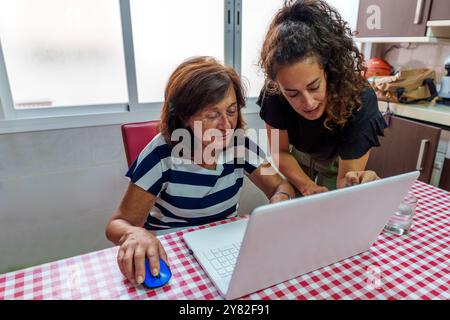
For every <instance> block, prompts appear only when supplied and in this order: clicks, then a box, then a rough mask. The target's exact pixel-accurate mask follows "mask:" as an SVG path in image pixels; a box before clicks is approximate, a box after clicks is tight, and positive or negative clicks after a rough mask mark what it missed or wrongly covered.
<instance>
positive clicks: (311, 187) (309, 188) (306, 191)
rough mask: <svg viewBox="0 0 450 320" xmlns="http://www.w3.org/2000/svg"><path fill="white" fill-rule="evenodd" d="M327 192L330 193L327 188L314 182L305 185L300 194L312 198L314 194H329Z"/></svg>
mask: <svg viewBox="0 0 450 320" xmlns="http://www.w3.org/2000/svg"><path fill="white" fill-rule="evenodd" d="M327 191H328V188H327V187H323V186H319V185H317V184H315V183H314V182H313V183H310V184H307V185H304V186H303V187H302V188H300V192H301V193H302V195H303V196H310V195H313V194H317V193H322V192H327Z"/></svg>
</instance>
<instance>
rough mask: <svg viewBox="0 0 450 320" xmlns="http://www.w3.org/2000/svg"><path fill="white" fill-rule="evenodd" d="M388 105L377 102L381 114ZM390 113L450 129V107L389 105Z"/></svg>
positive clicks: (436, 105) (438, 105)
mask: <svg viewBox="0 0 450 320" xmlns="http://www.w3.org/2000/svg"><path fill="white" fill-rule="evenodd" d="M387 105H388V103H387V102H385V101H378V107H379V109H380V111H381V112H385V111H386V110H387ZM390 106H391V111H392V112H393V113H394V114H395V115H398V116H401V117H405V118H409V119H414V120H420V121H426V122H430V123H435V124H438V125H441V126H446V127H450V106H445V105H440V104H434V103H432V104H401V103H392V102H391V103H390Z"/></svg>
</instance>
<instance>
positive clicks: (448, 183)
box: [439, 159, 450, 191]
mask: <svg viewBox="0 0 450 320" xmlns="http://www.w3.org/2000/svg"><path fill="white" fill-rule="evenodd" d="M439 188H441V189H444V190H447V191H450V159H445V161H444V167H443V168H442V174H441V180H440V182H439Z"/></svg>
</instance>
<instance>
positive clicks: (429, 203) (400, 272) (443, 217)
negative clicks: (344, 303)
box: [0, 182, 450, 300]
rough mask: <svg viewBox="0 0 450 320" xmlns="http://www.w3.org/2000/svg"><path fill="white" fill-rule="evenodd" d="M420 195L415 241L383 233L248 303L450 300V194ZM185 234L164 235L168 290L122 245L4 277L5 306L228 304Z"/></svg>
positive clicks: (423, 190)
mask: <svg viewBox="0 0 450 320" xmlns="http://www.w3.org/2000/svg"><path fill="white" fill-rule="evenodd" d="M412 190H413V192H414V194H415V195H416V196H417V197H418V199H419V202H418V206H417V215H416V217H415V220H414V225H413V227H412V229H411V231H410V233H409V234H408V235H406V236H397V235H392V234H389V233H386V232H383V233H382V234H381V235H380V236H379V237H378V240H377V241H376V242H375V244H374V245H373V246H372V248H371V250H370V251H368V252H365V253H363V254H360V255H358V256H354V257H351V258H349V259H346V260H344V261H341V262H338V263H336V264H333V265H331V266H328V267H325V268H322V269H319V270H316V271H314V272H311V273H309V274H306V275H302V276H299V277H297V278H295V279H292V280H288V281H286V282H284V283H281V284H278V285H275V286H273V287H271V288H268V289H265V290H261V291H259V292H256V293H253V294H251V295H249V296H246V297H244V298H243V299H449V298H450V250H449V245H450V193H448V192H445V191H443V190H440V189H438V188H435V187H433V186H430V185H427V184H424V183H422V182H416V183H415V185H414V186H413V188H412ZM220 223H227V222H226V221H222V222H220ZM190 230H192V229H190ZM182 234H183V232H177V233H171V234H167V235H164V236H161V237H160V240H161V242H162V244H163V246H164V248H165V249H166V252H167V254H168V256H169V260H170V265H171V269H172V272H173V276H172V279H171V280H170V282H169V284H167V285H166V286H164V287H162V288H159V289H153V290H152V289H146V288H145V287H143V286H137V287H136V286H134V285H132V284H130V283H129V282H128V281H127V280H125V278H124V277H123V276H122V274H121V273H120V271H119V268H118V266H117V264H116V254H117V250H118V247H114V248H110V249H106V250H102V251H98V252H93V253H90V254H86V255H82V256H77V257H73V258H69V259H65V260H61V261H56V262H52V263H49V264H45V265H41V266H36V267H33V268H29V269H25V270H21V271H16V272H12V273H8V274H4V275H0V300H3V299H38V300H39V299H193V300H197V299H221V297H220V295H219V293H218V291H217V289H216V288H215V286H214V285H213V283H212V282H211V281H210V279H209V278H208V276H207V275H206V274H205V272H204V271H203V269H202V268H201V267H200V265H199V264H198V263H197V261H196V260H195V258H194V257H193V256H192V255H190V254H189V252H188V249H187V247H186V245H185V243H184V241H183V240H182Z"/></svg>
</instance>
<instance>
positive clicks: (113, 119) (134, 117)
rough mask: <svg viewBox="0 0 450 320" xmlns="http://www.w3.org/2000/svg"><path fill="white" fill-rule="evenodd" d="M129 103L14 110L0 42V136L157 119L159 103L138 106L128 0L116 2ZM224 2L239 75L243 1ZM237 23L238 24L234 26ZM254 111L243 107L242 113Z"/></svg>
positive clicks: (228, 49)
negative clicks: (118, 11) (117, 3)
mask: <svg viewBox="0 0 450 320" xmlns="http://www.w3.org/2000/svg"><path fill="white" fill-rule="evenodd" d="M118 1H119V6H120V23H121V30H122V44H123V50H124V60H125V61H124V63H125V72H126V85H127V93H128V101H127V102H124V103H110V104H97V105H76V106H64V107H63V106H61V107H50V108H49V107H47V108H44V107H43V108H33V109H28V110H17V109H15V108H14V101H13V98H12V92H11V87H10V84H9V80H8V73H7V68H6V62H5V59H4V55H3V49H2V45H1V39H0V134H5V133H15V132H28V131H40V130H53V129H65V128H74V127H88V126H102V125H114V124H122V123H126V122H139V121H148V120H154V119H158V118H159V115H160V107H161V104H162V101H160V102H152V103H140V102H139V100H138V87H137V77H136V64H135V56H134V46H133V31H132V23H131V19H132V18H131V9H130V0H118ZM223 2H224V17H225V19H224V23H225V26H224V42H225V43H224V51H225V52H224V57H225V58H224V59H225V63H226V64H227V65H229V66H232V67H234V68H235V69H236V70H237V72H238V73H240V63H241V62H240V58H241V23H242V14H241V11H242V0H223ZM238 20H239V23H238V25H237V24H236V23H235V22H237V21H238ZM255 106H256V105H255ZM254 112H257V110H256V109H255V108H251V107H250V108H246V110H244V113H254Z"/></svg>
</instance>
